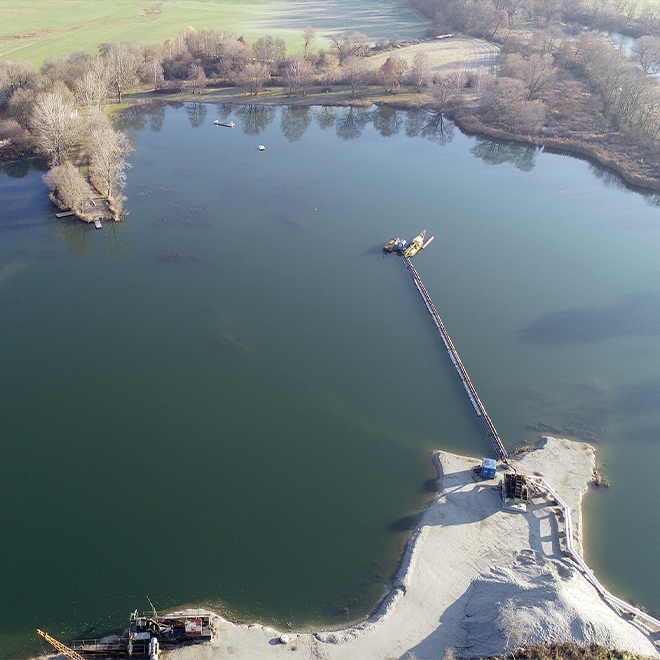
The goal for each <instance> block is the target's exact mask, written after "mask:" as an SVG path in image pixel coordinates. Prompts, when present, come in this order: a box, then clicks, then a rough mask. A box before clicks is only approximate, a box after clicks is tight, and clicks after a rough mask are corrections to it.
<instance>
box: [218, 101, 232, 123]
mask: <svg viewBox="0 0 660 660" xmlns="http://www.w3.org/2000/svg"><path fill="white" fill-rule="evenodd" d="M216 107H217V109H218V119H220V120H221V121H225V120H226V119H227V118H228V117H229V115H230V114H231V113H232V112H234V110H236V106H235V105H234V104H233V103H218V105H217V106H216Z"/></svg>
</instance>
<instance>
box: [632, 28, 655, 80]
mask: <svg viewBox="0 0 660 660" xmlns="http://www.w3.org/2000/svg"><path fill="white" fill-rule="evenodd" d="M633 53H634V57H635V60H636V61H637V62H638V63H639V65H640V66H641V67H642V69H644V71H645V72H646V73H647V74H649V73H657V72H658V70H659V69H660V39H658V38H657V37H651V36H649V35H645V36H643V37H640V38H639V39H637V41H636V42H635V45H634V46H633Z"/></svg>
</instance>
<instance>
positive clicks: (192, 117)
mask: <svg viewBox="0 0 660 660" xmlns="http://www.w3.org/2000/svg"><path fill="white" fill-rule="evenodd" d="M207 111H208V108H207V106H206V103H188V105H186V114H187V115H188V121H189V122H190V125H191V126H192V128H199V127H200V126H203V125H204V121H205V120H206V113H207Z"/></svg>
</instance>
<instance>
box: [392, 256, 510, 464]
mask: <svg viewBox="0 0 660 660" xmlns="http://www.w3.org/2000/svg"><path fill="white" fill-rule="evenodd" d="M402 259H403V260H404V261H405V263H406V267H407V268H408V270H409V271H410V273H411V275H412V278H413V281H414V282H415V286H416V287H417V290H418V291H419V294H420V295H421V296H422V299H423V300H424V304H425V305H426V309H428V311H429V314H430V315H431V318H432V319H433V321H434V323H435V325H436V327H437V328H438V331H439V332H440V336H441V337H442V341H443V342H444V345H445V348H446V349H447V353H449V359H450V360H451V362H452V364H453V365H454V367H455V369H456V372H457V373H458V377H459V378H460V379H461V383H463V387H464V388H465V391H466V393H467V395H468V398H469V399H470V403H471V404H472V407H473V408H474V411H475V412H476V413H477V416H478V417H479V419H480V420H481V423H482V424H483V425H484V429H486V433H487V435H488V437H490V441H491V442H492V443H493V447H494V449H495V453H496V455H497V456H498V457H499V459H500V460H502V461H504V462H506V459H507V458H508V456H509V454H508V452H507V450H506V449H505V447H504V445H503V444H502V441H501V440H500V436H499V435H498V434H497V429H496V428H495V424H493V422H492V420H491V419H490V417H489V416H488V413H487V412H486V409H485V408H484V404H483V403H481V399H479V395H478V394H477V390H475V389H474V385H473V384H472V381H471V380H470V376H468V372H467V371H466V369H465V367H464V366H463V363H462V362H461V358H460V357H459V356H458V351H457V350H456V348H455V347H454V344H453V342H452V340H451V337H450V336H449V334H448V333H447V330H445V325H444V323H443V322H442V319H441V318H440V314H438V312H437V311H436V309H435V306H434V305H433V301H432V300H431V296H429V293H428V291H427V290H426V287H425V286H424V283H423V282H422V280H421V279H420V277H419V275H418V274H417V271H416V270H415V267H414V266H413V265H412V262H411V261H410V259H409V258H408V257H405V256H404V257H402Z"/></svg>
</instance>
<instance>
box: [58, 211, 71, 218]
mask: <svg viewBox="0 0 660 660" xmlns="http://www.w3.org/2000/svg"><path fill="white" fill-rule="evenodd" d="M75 214H76V212H75V211H62V213H56V214H55V217H56V218H66V217H67V216H69V215H75Z"/></svg>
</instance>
